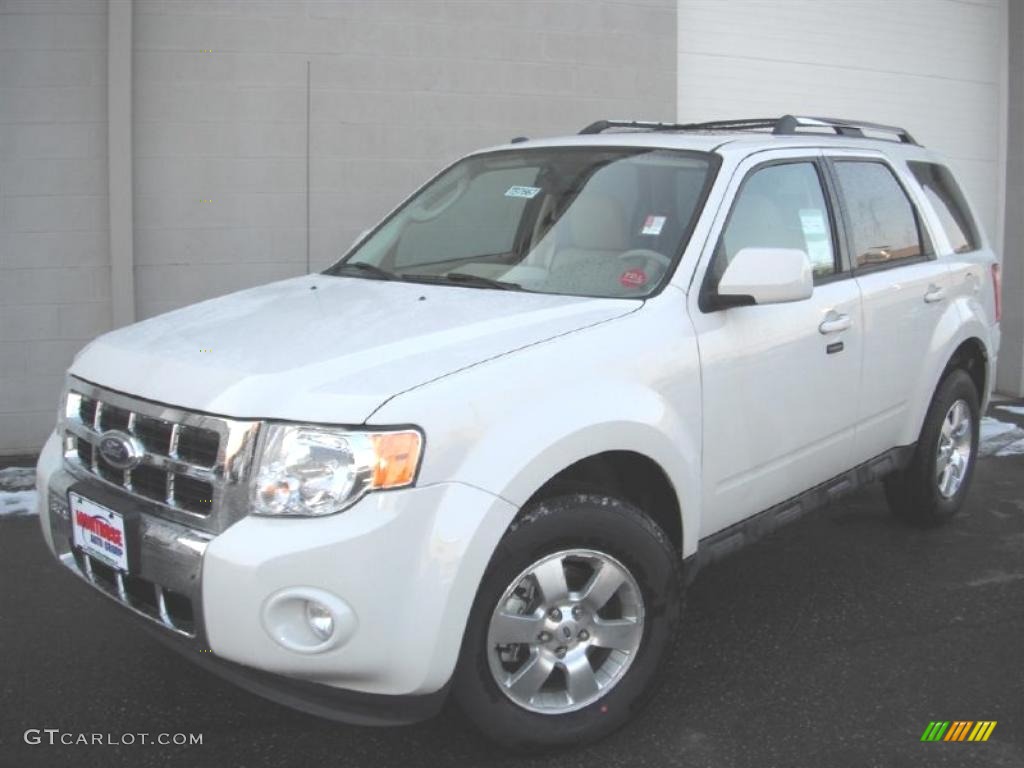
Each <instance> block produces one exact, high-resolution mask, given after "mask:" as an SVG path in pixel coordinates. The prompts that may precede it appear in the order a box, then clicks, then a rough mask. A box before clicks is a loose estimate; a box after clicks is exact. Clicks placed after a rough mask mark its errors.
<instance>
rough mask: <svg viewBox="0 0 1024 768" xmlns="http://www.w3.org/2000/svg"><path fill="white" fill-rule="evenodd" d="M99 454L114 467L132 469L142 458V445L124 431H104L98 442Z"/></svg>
mask: <svg viewBox="0 0 1024 768" xmlns="http://www.w3.org/2000/svg"><path fill="white" fill-rule="evenodd" d="M99 451H100V456H102V457H103V460H104V461H105V462H107V464H109V465H110V466H112V467H113V468H114V469H132V468H133V467H136V466H138V464H139V461H140V460H141V459H142V453H143V450H142V447H141V446H140V445H139V443H138V441H136V440H135V438H134V437H132V436H131V435H128V434H125V433H124V432H117V431H111V432H104V433H103V436H102V437H101V438H100V444H99Z"/></svg>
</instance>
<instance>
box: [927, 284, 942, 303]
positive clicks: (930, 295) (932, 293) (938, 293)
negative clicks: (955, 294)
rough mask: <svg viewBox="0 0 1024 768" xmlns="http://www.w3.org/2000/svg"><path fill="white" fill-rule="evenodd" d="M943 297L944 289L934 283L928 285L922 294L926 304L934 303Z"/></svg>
mask: <svg viewBox="0 0 1024 768" xmlns="http://www.w3.org/2000/svg"><path fill="white" fill-rule="evenodd" d="M944 298H946V289H945V288H943V287H942V286H941V285H936V284H935V283H932V284H931V285H929V286H928V291H927V292H926V293H925V295H924V300H925V302H927V303H928V304H934V303H935V302H936V301H942V300H943V299H944Z"/></svg>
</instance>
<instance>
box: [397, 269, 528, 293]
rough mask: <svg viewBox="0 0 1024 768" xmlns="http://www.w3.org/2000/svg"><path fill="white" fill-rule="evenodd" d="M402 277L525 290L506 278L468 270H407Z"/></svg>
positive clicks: (413, 279) (475, 286)
mask: <svg viewBox="0 0 1024 768" xmlns="http://www.w3.org/2000/svg"><path fill="white" fill-rule="evenodd" d="M402 278H403V279H405V280H411V281H413V282H420V283H454V284H455V285H468V286H472V287H474V288H497V289H498V290H501V291H521V290H523V286H521V285H519V283H506V282H505V281H504V280H494V279H492V278H490V277H481V276H480V275H471V274H469V273H468V272H449V273H448V274H446V275H416V274H409V273H407V272H406V273H403V274H402Z"/></svg>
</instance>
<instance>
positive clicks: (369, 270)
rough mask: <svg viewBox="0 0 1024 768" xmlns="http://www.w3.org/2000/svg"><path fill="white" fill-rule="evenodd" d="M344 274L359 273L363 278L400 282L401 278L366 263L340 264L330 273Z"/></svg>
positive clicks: (348, 262)
mask: <svg viewBox="0 0 1024 768" xmlns="http://www.w3.org/2000/svg"><path fill="white" fill-rule="evenodd" d="M344 272H352V273H359V274H360V275H361V276H362V277H368V278H370V279H371V280H398V279H399V277H398V275H396V274H395V273H394V272H389V271H388V270H386V269H384V268H383V267H378V266H377V265H376V264H367V263H366V262H365V261H346V262H345V263H344V264H339V265H338V266H336V267H335V268H334V269H332V270H331V271H330V273H329V274H332V275H340V274H343V273H344Z"/></svg>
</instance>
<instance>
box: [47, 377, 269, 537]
mask: <svg viewBox="0 0 1024 768" xmlns="http://www.w3.org/2000/svg"><path fill="white" fill-rule="evenodd" d="M104 411H107V416H108V418H104ZM83 415H85V416H89V415H91V416H92V418H91V419H88V418H83ZM168 426H169V427H170V429H169V430H168ZM119 428H120V429H122V430H123V431H125V432H127V433H128V434H131V435H133V436H134V437H137V438H138V439H139V443H140V445H141V446H142V447H143V448H144V452H143V454H142V455H141V456H140V457H139V463H138V464H137V466H136V467H135V468H134V469H130V470H124V471H121V470H118V469H114V468H113V467H112V466H111V465H110V464H108V463H106V461H105V460H104V459H103V458H102V457H101V455H100V452H99V447H98V446H99V443H100V441H101V439H102V438H103V435H104V432H105V431H109V430H112V429H119ZM257 428H258V422H256V421H248V420H236V419H228V418H225V417H221V416H213V415H210V414H206V413H201V412H197V411H188V410H185V409H181V408H176V407H174V406H167V405H163V404H160V403H154V402H151V401H148V400H142V399H141V398H135V397H132V396H129V395H125V394H123V393H120V392H116V391H113V390H108V389H105V388H102V387H99V386H96V385H94V384H92V383H90V382H86V381H83V380H81V379H76V378H73V377H71V378H69V383H68V405H67V408H66V410H65V414H64V418H63V420H62V429H63V432H64V436H65V440H66V443H65V453H64V460H65V465H66V466H67V467H68V470H69V471H70V472H71V473H72V474H74V475H76V476H77V477H81V478H85V477H88V478H89V479H94V480H97V481H99V482H102V483H105V484H107V485H109V486H113V487H115V488H118V489H120V490H121V491H122V492H124V493H127V494H129V495H131V496H132V497H133V498H135V499H138V500H140V501H143V502H145V503H147V504H149V505H151V506H152V508H153V514H156V515H158V516H162V517H166V518H168V519H171V520H176V521H178V522H182V523H185V524H187V525H189V526H191V527H194V528H197V529H199V530H204V531H208V532H212V533H218V532H220V531H223V530H224V529H226V528H227V527H228V526H229V525H231V524H232V523H233V522H235V521H236V520H238V519H239V518H240V517H242V516H243V515H244V514H245V512H246V507H247V504H248V485H247V483H248V477H249V470H250V465H251V462H252V457H253V453H254V448H255V441H256V432H257ZM142 433H145V434H144V435H143V434H142ZM144 438H145V439H144ZM183 440H191V441H193V442H192V443H191V444H190V446H189V455H191V456H194V457H197V459H199V460H202V461H204V463H194V462H193V461H189V460H188V459H187V458H185V457H184V454H183V453H182V450H181V449H182V441H183ZM83 446H86V447H83ZM158 449H159V450H158ZM214 455H215V456H216V458H215V460H214V461H213V464H212V466H210V465H208V464H207V463H205V460H206V459H209V458H212V457H213V456H214ZM84 459H90V461H88V462H87V461H85V460H84ZM161 473H162V474H163V488H162V489H161V480H160V474H161ZM178 478H180V482H181V488H178V487H177V483H176V480H177V479H178Z"/></svg>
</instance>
